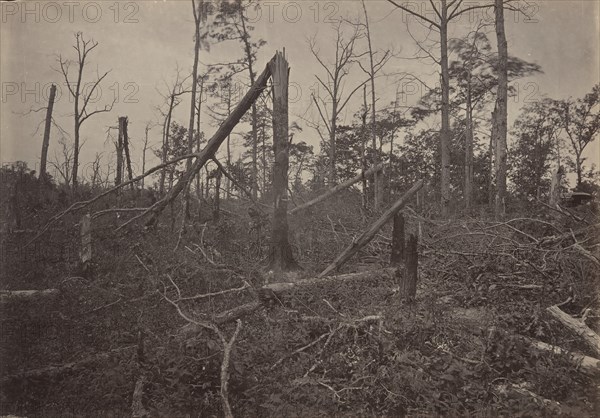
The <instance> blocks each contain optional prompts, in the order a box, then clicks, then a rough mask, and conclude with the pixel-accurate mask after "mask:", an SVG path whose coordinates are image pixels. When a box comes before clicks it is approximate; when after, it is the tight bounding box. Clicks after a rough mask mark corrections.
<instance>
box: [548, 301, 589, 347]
mask: <svg viewBox="0 0 600 418" xmlns="http://www.w3.org/2000/svg"><path fill="white" fill-rule="evenodd" d="M546 311H547V312H548V313H549V314H550V315H552V317H553V318H554V319H557V320H558V321H559V322H560V323H561V324H563V325H564V326H565V327H567V328H568V329H569V330H571V331H573V332H574V333H575V334H577V335H578V336H579V337H580V338H581V339H582V340H583V341H584V342H585V343H586V344H587V345H588V347H590V348H591V349H592V350H593V351H594V353H595V354H596V355H597V356H600V336H598V334H596V333H595V332H594V331H593V330H591V329H590V328H589V327H588V326H587V325H586V324H585V323H583V322H582V321H579V320H577V319H575V318H573V317H572V316H571V315H569V314H567V313H565V312H564V311H562V310H561V309H560V308H559V307H558V306H556V305H554V306H550V307H549V308H547V309H546Z"/></svg>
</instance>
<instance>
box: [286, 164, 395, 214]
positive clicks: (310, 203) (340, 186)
mask: <svg viewBox="0 0 600 418" xmlns="http://www.w3.org/2000/svg"><path fill="white" fill-rule="evenodd" d="M383 167H384V165H383V164H379V165H376V166H375V167H372V168H370V169H369V170H367V171H365V172H364V173H360V174H359V175H357V176H355V177H352V178H351V179H350V180H347V181H345V182H343V183H340V184H338V185H337V186H335V187H332V188H331V189H329V190H328V191H326V192H325V193H323V194H321V195H319V196H317V197H315V198H314V199H312V200H310V201H308V202H306V203H304V204H303V205H300V206H296V207H295V208H293V209H292V210H290V211H289V213H290V215H293V214H294V213H297V212H300V211H301V210H304V209H308V208H309V207H311V206H314V205H316V204H317V203H320V202H322V201H324V200H327V199H329V198H330V197H332V196H333V195H335V194H337V193H339V192H341V191H342V190H344V189H347V188H348V187H350V186H352V185H353V184H354V183H358V182H359V181H361V180H362V179H364V178H366V177H370V176H372V175H373V174H374V173H377V172H378V171H381V170H383Z"/></svg>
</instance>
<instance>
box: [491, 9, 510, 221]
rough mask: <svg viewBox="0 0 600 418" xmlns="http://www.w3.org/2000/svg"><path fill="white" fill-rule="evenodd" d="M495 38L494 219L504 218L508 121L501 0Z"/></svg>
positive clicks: (505, 56) (506, 72)
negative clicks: (496, 78)
mask: <svg viewBox="0 0 600 418" xmlns="http://www.w3.org/2000/svg"><path fill="white" fill-rule="evenodd" d="M495 12H496V37H497V40H498V93H497V96H496V106H497V108H496V118H495V119H494V123H495V124H496V131H495V133H496V160H497V170H496V204H495V210H494V212H495V215H496V217H502V216H504V207H505V206H504V205H505V199H506V148H507V145H506V135H507V124H508V122H507V119H508V103H507V100H508V70H507V65H508V64H507V62H508V44H507V42H506V33H505V32H504V5H503V0H495Z"/></svg>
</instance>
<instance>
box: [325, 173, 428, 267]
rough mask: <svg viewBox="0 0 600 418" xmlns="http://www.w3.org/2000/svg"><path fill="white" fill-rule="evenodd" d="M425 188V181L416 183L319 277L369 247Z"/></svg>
mask: <svg viewBox="0 0 600 418" xmlns="http://www.w3.org/2000/svg"><path fill="white" fill-rule="evenodd" d="M421 187H423V180H419V181H418V182H416V183H415V184H414V185H413V187H411V188H410V190H409V191H407V192H406V193H405V194H404V196H402V197H401V198H400V199H398V200H397V201H396V203H394V204H393V205H392V207H391V208H389V209H388V210H387V211H386V212H385V213H384V214H383V215H382V216H381V218H379V219H378V220H377V221H375V223H373V225H371V226H370V227H369V229H367V230H366V231H365V232H363V233H362V235H361V236H360V237H358V238H355V239H354V241H353V242H352V243H351V244H350V245H349V246H348V247H346V249H344V251H342V253H341V254H340V255H338V256H337V258H336V259H335V260H334V261H333V262H332V263H331V264H330V265H329V266H327V268H326V269H325V270H323V272H321V274H319V277H325V276H326V275H327V274H329V273H331V272H332V271H333V270H337V269H338V268H340V267H341V266H342V265H343V264H344V263H345V262H346V261H348V260H349V259H350V257H352V256H353V255H354V254H356V253H357V252H358V251H359V250H360V249H361V248H362V247H364V246H365V245H367V244H368V243H369V242H371V240H372V239H373V237H374V236H375V235H376V234H377V232H379V230H380V229H381V227H382V226H383V225H385V224H386V222H388V221H389V220H390V219H391V218H392V216H394V215H395V214H396V213H397V212H398V211H399V210H400V209H402V208H403V207H404V206H405V205H406V204H407V203H408V201H409V200H410V199H412V197H413V196H414V195H415V194H416V193H417V192H418V191H419V189H420V188H421Z"/></svg>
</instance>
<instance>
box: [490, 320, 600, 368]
mask: <svg viewBox="0 0 600 418" xmlns="http://www.w3.org/2000/svg"><path fill="white" fill-rule="evenodd" d="M495 334H501V335H504V336H507V337H509V338H510V337H512V338H517V339H519V340H521V341H522V342H524V343H526V344H528V345H529V346H530V347H532V348H534V349H536V350H538V351H541V352H544V353H551V354H558V355H563V356H565V357H566V358H567V359H568V360H569V361H570V363H571V364H572V365H573V367H575V368H577V369H578V370H579V371H581V372H582V373H583V374H585V375H587V376H590V377H595V378H598V377H600V360H598V359H596V358H593V357H589V356H586V355H584V354H580V353H575V352H572V351H568V350H565V349H563V348H561V347H557V346H555V345H552V344H548V343H545V342H542V341H538V340H534V339H532V338H528V337H525V336H523V335H519V334H509V333H507V332H505V331H500V330H498V329H496V328H492V329H490V330H489V335H491V336H493V335H495Z"/></svg>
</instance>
